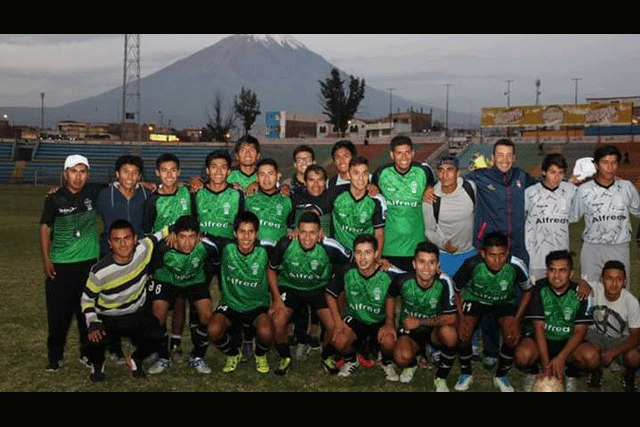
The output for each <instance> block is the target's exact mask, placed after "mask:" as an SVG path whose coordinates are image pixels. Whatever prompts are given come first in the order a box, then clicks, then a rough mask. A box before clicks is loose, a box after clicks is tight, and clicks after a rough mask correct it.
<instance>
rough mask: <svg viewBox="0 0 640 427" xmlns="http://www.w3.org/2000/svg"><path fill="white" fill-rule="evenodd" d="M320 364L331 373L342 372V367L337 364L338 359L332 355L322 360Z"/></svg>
mask: <svg viewBox="0 0 640 427" xmlns="http://www.w3.org/2000/svg"><path fill="white" fill-rule="evenodd" d="M320 364H321V365H322V367H323V368H324V370H325V371H327V372H328V373H329V374H330V375H335V374H337V373H338V372H340V369H338V366H337V365H336V361H335V360H333V358H331V357H327V358H326V359H323V360H321V361H320ZM345 364H346V362H345Z"/></svg>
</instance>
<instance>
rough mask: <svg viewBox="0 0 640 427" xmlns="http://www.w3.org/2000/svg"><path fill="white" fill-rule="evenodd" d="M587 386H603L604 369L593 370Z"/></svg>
mask: <svg viewBox="0 0 640 427" xmlns="http://www.w3.org/2000/svg"><path fill="white" fill-rule="evenodd" d="M587 386H588V387H589V388H600V387H601V386H602V370H600V369H598V370H596V371H593V372H591V374H590V375H589V382H588V383H587Z"/></svg>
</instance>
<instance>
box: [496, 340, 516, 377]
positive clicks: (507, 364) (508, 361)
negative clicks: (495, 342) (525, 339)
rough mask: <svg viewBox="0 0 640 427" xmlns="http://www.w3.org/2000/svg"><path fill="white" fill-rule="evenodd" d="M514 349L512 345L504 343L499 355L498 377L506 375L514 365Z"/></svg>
mask: <svg viewBox="0 0 640 427" xmlns="http://www.w3.org/2000/svg"><path fill="white" fill-rule="evenodd" d="M513 355H514V351H513V349H512V348H511V347H509V346H507V345H505V344H502V346H501V347H500V354H499V355H498V368H497V369H496V377H504V376H505V375H507V374H508V373H509V371H510V370H511V367H512V366H513Z"/></svg>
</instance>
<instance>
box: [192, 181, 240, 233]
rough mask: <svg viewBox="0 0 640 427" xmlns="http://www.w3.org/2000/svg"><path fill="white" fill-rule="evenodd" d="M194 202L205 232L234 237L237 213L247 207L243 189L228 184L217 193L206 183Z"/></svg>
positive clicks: (201, 226) (201, 228) (202, 229)
mask: <svg viewBox="0 0 640 427" xmlns="http://www.w3.org/2000/svg"><path fill="white" fill-rule="evenodd" d="M194 204H195V211H196V214H197V216H198V221H199V222H200V230H201V231H202V232H203V233H207V234H211V235H212V236H218V237H226V238H228V239H233V238H234V236H233V222H234V221H235V218H236V215H238V213H240V212H242V211H244V209H245V207H244V204H245V199H244V195H243V194H242V191H240V190H236V189H235V188H233V187H231V186H228V187H226V188H225V189H224V190H222V191H220V192H218V193H216V192H214V191H212V190H210V189H209V187H207V186H206V185H205V186H204V187H203V188H201V189H200V190H199V191H198V192H197V193H196V194H195V196H194Z"/></svg>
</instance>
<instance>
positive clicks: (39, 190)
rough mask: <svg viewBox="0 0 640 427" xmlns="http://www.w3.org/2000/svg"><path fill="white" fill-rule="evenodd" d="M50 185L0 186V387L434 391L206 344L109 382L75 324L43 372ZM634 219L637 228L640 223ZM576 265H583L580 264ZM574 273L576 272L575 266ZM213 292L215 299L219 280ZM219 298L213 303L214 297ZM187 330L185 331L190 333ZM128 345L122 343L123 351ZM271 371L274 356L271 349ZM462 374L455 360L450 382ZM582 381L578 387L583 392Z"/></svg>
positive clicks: (423, 384) (608, 378)
mask: <svg viewBox="0 0 640 427" xmlns="http://www.w3.org/2000/svg"><path fill="white" fill-rule="evenodd" d="M48 189H49V187H38V186H11V185H0V217H1V218H2V222H0V238H1V239H2V243H3V244H2V245H1V246H0V260H1V262H0V277H1V278H2V280H0V302H1V304H0V336H1V337H2V339H1V340H0V391H23V392H33V391H45V392H55V391H74V392H84V391H110V392H123V391H152V392H153V391H155V392H166V391H181V392H188V391H194V392H203V391H236V392H240V391H259V392H332V391H347V392H358V391H359V392H409V391H433V389H434V388H433V376H434V373H433V371H431V370H428V369H424V370H419V371H418V372H417V373H416V376H415V378H414V380H413V382H412V383H410V384H399V383H389V382H387V381H386V380H385V379H384V375H383V373H382V371H381V370H380V369H378V368H375V369H365V368H361V369H359V370H358V371H356V372H355V373H354V374H353V375H352V376H351V377H350V378H346V379H342V378H337V377H335V376H329V375H328V374H327V373H326V372H325V371H324V370H323V369H322V368H321V367H320V363H319V362H320V358H319V354H318V353H311V355H310V356H309V358H308V359H307V360H306V361H302V362H296V363H295V365H294V367H293V368H292V370H291V371H289V373H288V374H287V375H286V376H285V377H277V376H275V375H274V374H272V373H271V374H267V375H261V374H258V373H257V372H256V371H255V364H254V362H253V361H250V362H249V363H248V364H246V365H243V366H241V367H240V368H239V369H238V370H237V371H236V372H234V373H232V374H223V373H222V372H221V369H222V366H223V364H224V358H223V357H222V356H221V354H220V352H219V351H218V350H217V349H215V347H213V346H211V347H209V351H208V353H207V362H208V363H209V366H210V367H211V368H212V369H213V371H214V372H213V373H211V374H209V375H201V374H197V373H196V372H195V371H193V370H191V369H190V368H188V367H187V366H185V364H184V363H177V364H174V366H173V367H172V368H171V369H170V370H169V371H167V372H165V373H163V374H161V375H158V376H152V375H148V376H147V378H146V379H145V380H132V379H130V378H129V377H128V372H127V369H126V367H125V366H122V365H115V364H113V363H112V362H107V366H106V369H105V372H106V376H107V380H106V381H105V382H104V383H101V384H92V383H91V382H90V381H89V379H88V374H89V371H88V369H87V368H86V367H85V366H84V365H82V364H80V362H79V361H78V336H77V329H76V327H75V323H74V324H72V327H71V330H70V333H69V339H68V342H67V346H66V352H65V361H64V364H63V367H62V369H61V370H59V371H58V372H53V373H52V372H45V370H44V367H45V365H46V362H47V358H46V340H47V321H46V311H45V310H46V309H45V297H44V272H43V269H42V260H41V255H40V248H39V242H38V230H39V220H40V215H41V211H42V206H43V200H44V195H45V193H46V192H47V191H48ZM637 223H638V222H637V220H636V219H634V221H633V226H634V230H636V229H637V228H636V227H637ZM580 231H581V224H576V225H572V227H571V233H572V243H573V250H574V251H575V252H576V253H579V249H580ZM631 257H632V288H631V289H632V292H633V294H634V295H638V277H637V272H638V268H639V266H638V249H637V247H636V245H635V244H632V248H631ZM578 268H579V266H578ZM576 273H579V271H577V272H576ZM212 295H214V299H216V298H217V292H216V288H215V286H213V287H212ZM214 302H215V301H214ZM186 336H188V332H186V331H185V337H186ZM183 348H184V350H185V352H188V351H189V350H190V348H191V343H190V340H189V339H186V338H185V339H183ZM127 349H128V343H125V350H127ZM268 357H269V360H270V364H271V367H272V369H274V368H275V366H276V362H277V356H276V354H275V352H274V351H271V352H270V353H269V356H268ZM457 375H458V365H457V363H456V365H455V366H454V368H453V370H452V372H451V374H450V376H449V385H450V387H451V388H453V383H454V382H455V379H456V378H457ZM474 377H475V381H474V384H473V385H472V386H471V390H472V391H480V392H489V391H496V389H495V388H494V386H493V384H492V382H491V373H490V372H489V371H487V370H485V369H483V368H482V366H481V365H474ZM522 379H523V375H522V374H521V373H520V372H519V371H518V370H517V369H513V370H512V372H511V380H512V383H513V385H514V387H515V388H516V390H519V389H520V385H521V381H522ZM585 381H586V378H582V379H581V390H586V387H584V382H585ZM603 382H604V386H603V388H602V390H603V391H621V387H620V383H619V373H618V372H610V371H605V375H604V379H603Z"/></svg>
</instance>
